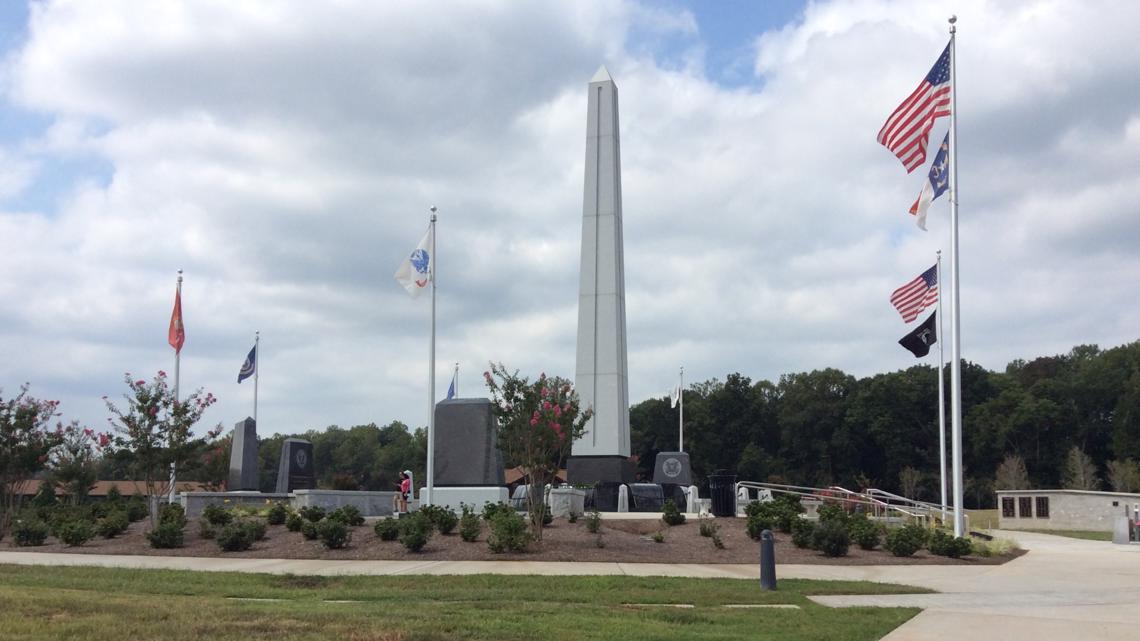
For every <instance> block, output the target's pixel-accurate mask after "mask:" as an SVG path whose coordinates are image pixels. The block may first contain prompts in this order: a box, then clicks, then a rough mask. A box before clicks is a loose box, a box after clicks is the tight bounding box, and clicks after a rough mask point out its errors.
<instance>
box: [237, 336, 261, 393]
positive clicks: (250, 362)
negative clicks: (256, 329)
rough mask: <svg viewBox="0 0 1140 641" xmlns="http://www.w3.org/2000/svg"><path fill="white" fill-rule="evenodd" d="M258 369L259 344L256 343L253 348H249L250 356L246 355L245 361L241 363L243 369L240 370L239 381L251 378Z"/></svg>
mask: <svg viewBox="0 0 1140 641" xmlns="http://www.w3.org/2000/svg"><path fill="white" fill-rule="evenodd" d="M256 371H257V345H256V344H255V345H254V346H253V349H251V350H249V356H246V357H245V362H244V363H242V364H241V370H239V371H238V383H241V382H242V381H244V380H245V379H247V378H249V377H250V376H253V374H254V372H256Z"/></svg>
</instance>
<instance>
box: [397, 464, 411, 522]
mask: <svg viewBox="0 0 1140 641" xmlns="http://www.w3.org/2000/svg"><path fill="white" fill-rule="evenodd" d="M411 495H412V472H411V471H410V470H404V471H403V472H400V499H399V507H398V511H400V512H407V511H408V497H410V496H411Z"/></svg>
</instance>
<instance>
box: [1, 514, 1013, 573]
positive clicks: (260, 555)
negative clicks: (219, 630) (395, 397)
mask: <svg viewBox="0 0 1140 641" xmlns="http://www.w3.org/2000/svg"><path fill="white" fill-rule="evenodd" d="M717 523H718V524H719V526H720V534H721V538H722V540H723V541H724V545H725V549H723V550H718V549H716V547H714V546H713V543H712V540H711V539H709V538H706V537H703V536H701V535H700V532H699V531H698V526H697V522H696V519H689V520H688V521H687V522H686V523H684V524H683V525H678V526H673V527H669V526H667V525H665V524H664V523H662V522H661V521H659V520H627V521H617V520H605V521H603V522H602V529H601V541H602V543H603V545H604V546H603V547H599V545H598V536H597V535H595V534H591V533H590V532H588V531H587V530H586V526H585V525H584V524H583V521H582V520H581V519H579V521H578V522H577V523H570V522H568V521H566V520H565V519H556V520H555V521H554V523H552V524H551V525H550V527H547V528H546V529H545V530H544V533H543V540H542V542H541V543H538V544H533V545H532V546H531V547H532V550H531V551H529V552H526V553H523V554H494V553H492V552H491V551H490V550H489V549H488V547H487V543H486V536H487V528H486V525H484V527H483V532H482V534H481V535H480V537H479V540H478V541H476V542H474V543H467V542H465V541H463V540H462V539H460V538H459V535H458V534H450V535H447V536H442V535H440V534H438V533H437V534H435V535H433V536H432V538H431V540H430V541H429V542H428V544H427V545H426V546H425V547H424V549H423V550H422V551H421V552H419V553H413V552H409V551H407V550H406V549H404V546H403V545H401V544H400V542H399V541H381V540H380V539H379V537H377V536H376V534H375V533H374V532H373V531H372V524H373V520H372V519H369V522H368V523H367V524H366V525H364V526H361V527H356V528H352V542H351V543H350V544H349V546H348V547H347V548H346V549H343V550H327V549H325V547H324V546H323V545H322V544H321V542H320V541H307V540H305V538H304V537H302V536H301V534H300V532H290V531H288V530H287V529H285V526H283V525H271V526H269V531H268V535H267V537H266V539H265V540H262V541H258V542H256V543H254V544H253V547H252V548H251V549H249V550H247V551H245V552H222V551H221V550H220V549H219V548H218V545H217V543H216V542H215V541H213V540H210V539H203V538H201V537H200V536H199V535H198V524H197V522H194V521H192V522H190V523H189V524H188V525H187V526H186V538H185V546H184V547H181V548H175V549H169V550H156V549H154V548H151V547H150V544H149V543H148V542H147V540H146V538H145V536H144V535H143V533H144V531H145V530H146V529H147V527H148V526H147V522H146V521H145V520H144V521H141V522H139V523H133V524H131V527H130V529H129V530H128V531H127V533H126V534H123V535H120V536H118V537H116V538H113V539H103V538H96V539H92V540H91V541H89V542H87V543H85V544H84V545H82V546H81V547H67V546H65V545H63V544H62V543H60V542H59V541H57V540H56V539H54V538H49V539H48V542H47V544H45V545H42V546H38V547H22V548H21V547H16V546H15V545H14V544H13V543H12V541H11V539H10V538H9V537H5V539H4V540H3V541H0V550H9V551H17V550H18V551H21V552H66V553H71V554H135V555H146V556H192V557H221V556H232V557H236V558H255V559H329V560H357V559H359V560H405V561H407V560H418V561H592V562H621V563H699V564H711V563H749V564H752V563H758V560H759V550H760V544H759V542H757V541H754V540H752V539H750V538H749V537H748V535H747V533H746V532H745V529H744V524H745V520H744V519H742V518H722V519H717ZM659 530H660V531H663V532H664V534H665V540H664V542H662V543H657V542H655V541H653V539H652V538H651V537H650V535H651V534H652V533H654V532H657V531H659ZM1021 554H1024V552H1023V551H1019V552H1018V553H1016V554H1013V555H1011V556H1006V557H990V558H979V557H973V556H969V557H965V558H962V559H950V558H947V557H941V556H934V555H932V554H930V553H928V552H926V551H925V550H924V551H921V552H919V553H917V554H915V555H914V556H912V557H896V556H894V555H892V554H891V553H889V552H886V551H883V550H881V549H876V550H871V551H867V550H863V549H860V548H859V547H858V546H856V545H852V546H851V548H850V551H849V552H848V555H847V556H845V557H838V558H827V557H825V556H823V555H822V554H820V553H818V552H815V551H813V550H801V549H799V548H797V547H795V546H794V545H792V543H791V535H788V534H780V533H776V562H777V563H780V564H785V563H789V564H790V563H803V564H826V565H999V564H1002V563H1005V562H1007V561H1009V560H1011V559H1013V558H1016V557H1017V556H1020V555H1021Z"/></svg>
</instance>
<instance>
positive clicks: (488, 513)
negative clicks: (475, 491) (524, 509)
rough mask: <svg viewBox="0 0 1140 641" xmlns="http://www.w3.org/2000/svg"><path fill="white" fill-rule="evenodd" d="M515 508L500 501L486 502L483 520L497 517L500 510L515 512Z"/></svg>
mask: <svg viewBox="0 0 1140 641" xmlns="http://www.w3.org/2000/svg"><path fill="white" fill-rule="evenodd" d="M514 511H515V508H513V507H511V506H510V505H507V504H506V503H503V502H502V501H499V502H498V503H484V504H483V520H484V521H490V520H491V519H493V518H495V515H496V514H499V513H500V512H514Z"/></svg>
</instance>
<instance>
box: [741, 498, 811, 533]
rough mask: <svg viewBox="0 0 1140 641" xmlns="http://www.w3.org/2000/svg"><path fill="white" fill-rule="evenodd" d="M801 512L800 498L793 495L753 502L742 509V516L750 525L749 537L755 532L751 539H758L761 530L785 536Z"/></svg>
mask: <svg viewBox="0 0 1140 641" xmlns="http://www.w3.org/2000/svg"><path fill="white" fill-rule="evenodd" d="M803 511H804V508H803V506H802V505H800V497H798V496H796V495H793V494H779V495H777V496H776V497H775V498H774V499H772V500H771V501H753V502H751V503H749V504H748V505H747V506H745V508H744V514H745V516H746V517H748V519H749V523H750V524H751V527H750V528H749V536H752V532H753V531H755V533H756V534H755V536H752V538H754V539H755V538H759V537H760V532H761V531H762V530H773V529H778V530H780V531H781V532H783V533H785V534H787V533H788V532H791V531H792V524H793V523H794V522H795V520H796V519H798V518H799V516H800V514H802V513H803Z"/></svg>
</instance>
